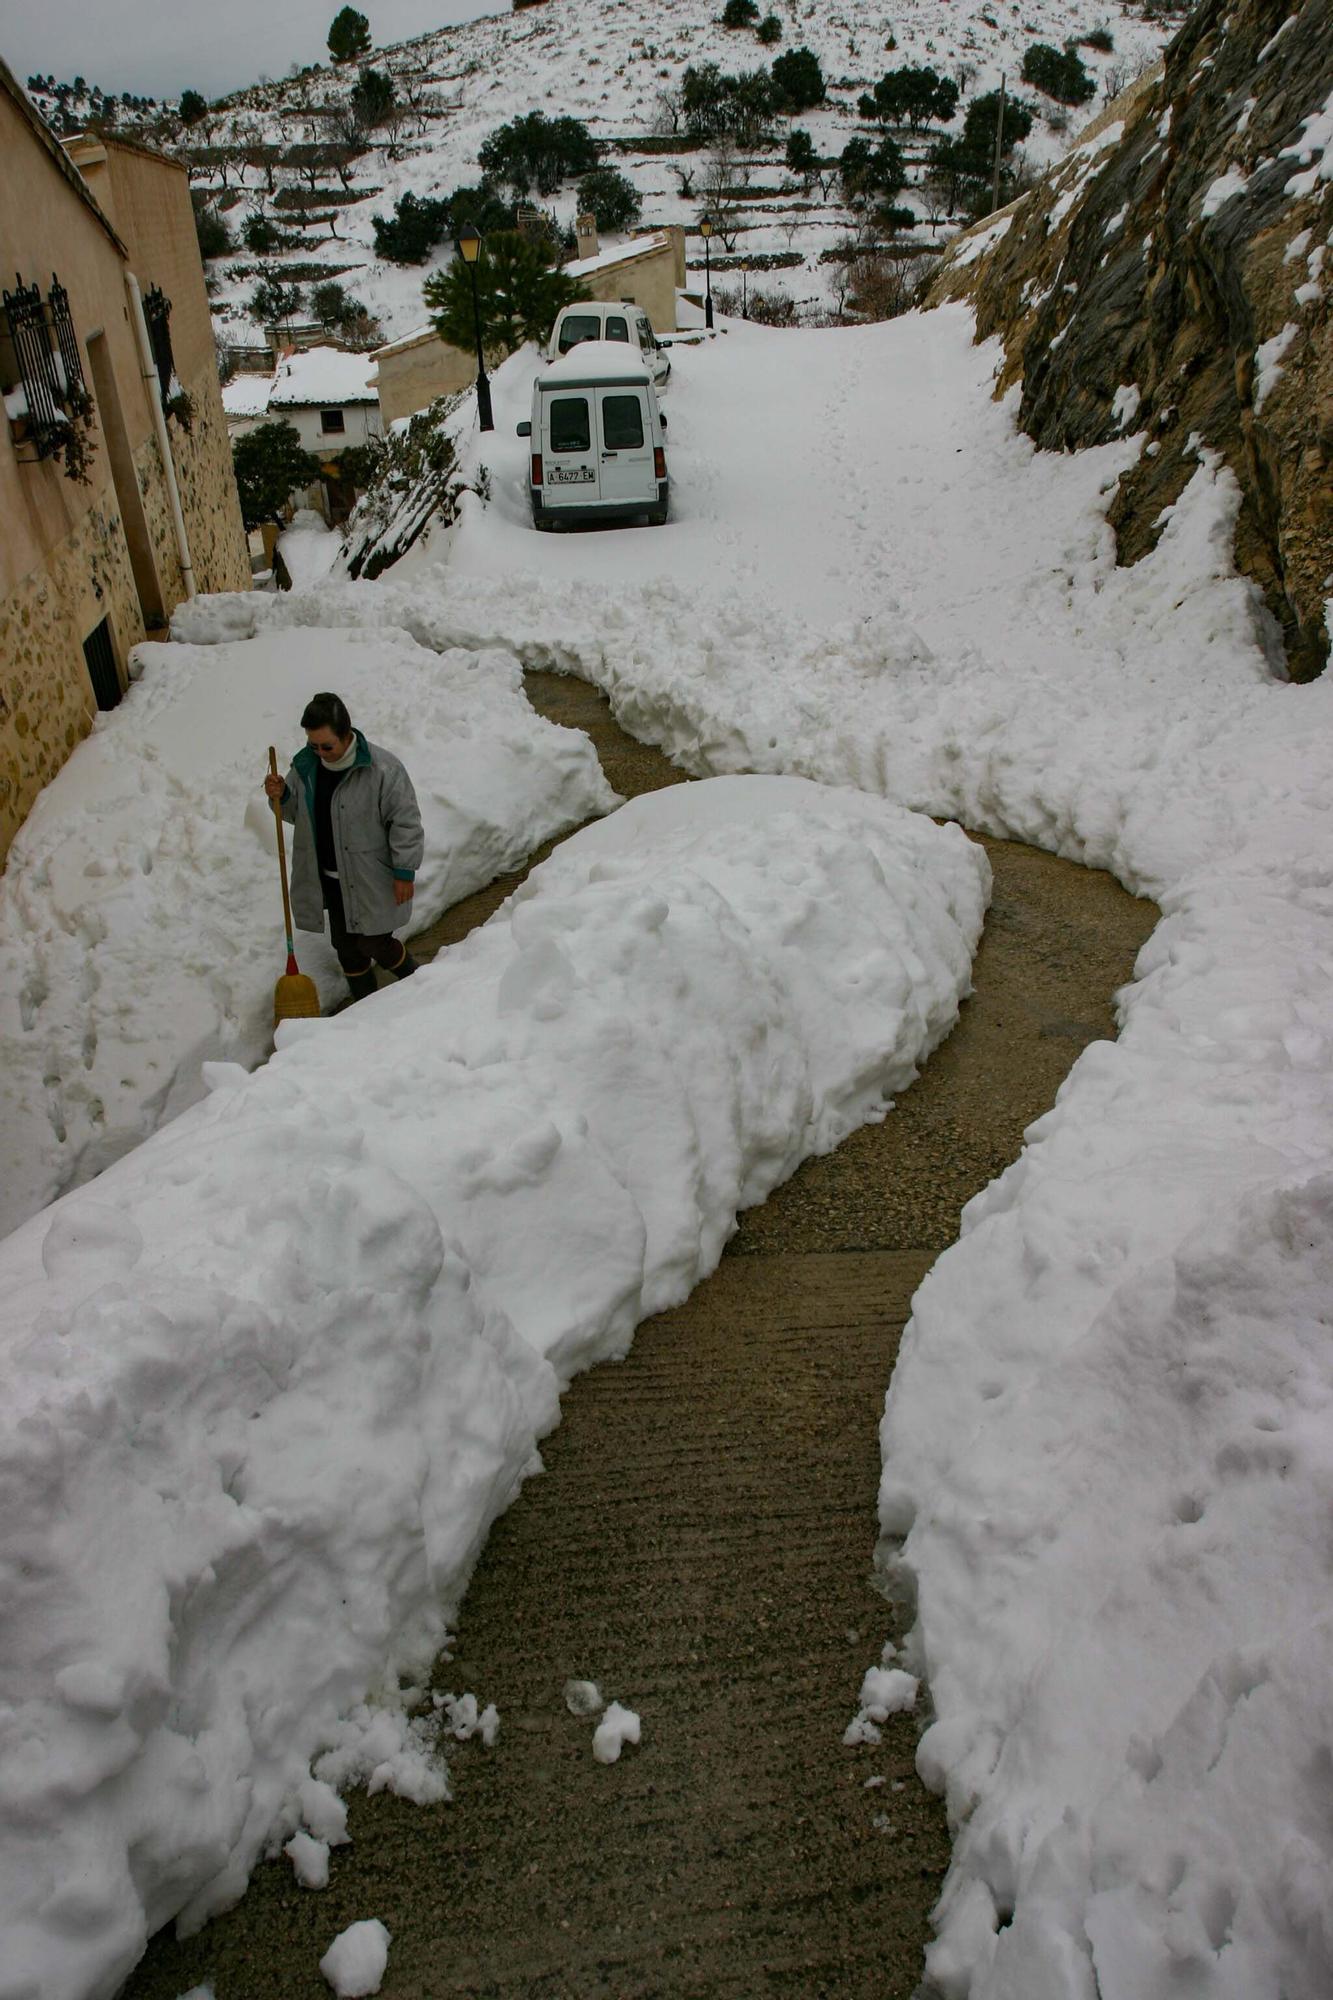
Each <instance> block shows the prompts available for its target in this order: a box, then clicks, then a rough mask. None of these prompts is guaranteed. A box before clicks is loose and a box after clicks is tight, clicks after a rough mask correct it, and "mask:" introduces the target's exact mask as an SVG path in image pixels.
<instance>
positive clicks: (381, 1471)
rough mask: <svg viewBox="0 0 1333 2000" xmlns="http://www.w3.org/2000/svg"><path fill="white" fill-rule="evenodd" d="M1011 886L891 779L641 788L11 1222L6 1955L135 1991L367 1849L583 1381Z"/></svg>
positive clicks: (952, 1007) (902, 1040)
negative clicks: (48, 1202) (500, 1546)
mask: <svg viewBox="0 0 1333 2000" xmlns="http://www.w3.org/2000/svg"><path fill="white" fill-rule="evenodd" d="M325 636H327V635H325ZM989 882H990V869H989V864H988V862H987V860H986V857H985V854H984V852H983V851H982V849H981V848H980V847H978V846H977V845H976V844H974V843H973V842H971V841H969V840H968V839H967V838H966V836H965V835H964V834H962V833H961V832H960V831H959V830H958V828H956V827H937V826H935V825H934V824H933V823H932V822H931V821H929V820H927V819H924V818H921V817H918V816H916V815H913V814H911V813H908V812H906V811H904V810H903V809H902V808H901V807H897V806H892V805H889V804H886V803H884V802H883V801H881V800H877V799H872V798H868V797H866V796H865V795H864V794H861V793H849V792H841V791H835V790H827V789H824V788H821V787H820V786H817V785H813V784H810V783H808V782H806V781H804V780H800V779H791V778H729V779H721V780H717V781H714V782H711V783H708V784H701V785H696V786H680V787H676V788H673V789H670V790H668V791H666V792H664V793H659V794H656V795H654V796H652V797H649V798H644V799H640V800H637V801H635V802H634V803H633V804H632V805H629V806H626V807H625V808H623V810H622V811H620V812H619V813H617V814H616V815H615V816H614V818H613V819H612V820H610V821H602V822H599V823H597V824H595V825H593V826H591V827H589V828H587V829H585V830H584V831H583V832H582V833H580V834H577V835H576V836H575V837H574V838H573V839H572V840H571V841H569V842H568V843H567V844H566V845H565V846H564V847H563V848H561V849H560V850H558V851H557V853H556V854H555V855H554V856H553V857H552V858H551V859H550V860H549V861H548V862H546V863H545V864H544V865H543V866H542V867H541V868H540V869H538V870H537V871H536V872H535V873H534V874H533V876H532V877H530V878H529V880H528V882H527V883H526V884H525V885H524V887H523V889H522V890H521V891H519V893H518V894H516V895H515V896H514V897H512V898H511V899H510V901H509V902H508V903H507V904H506V905H505V906H504V907H503V908H502V909H501V910H499V911H498V912H497V913H496V915H495V916H494V917H493V918H492V919H491V921H490V922H489V923H488V924H487V925H485V926H484V927H483V928H482V929H481V930H480V931H477V932H475V933H474V934H473V935H472V936H471V937H470V938H469V939H467V940H466V942H465V943H463V944H462V945H460V946H458V947H457V948H456V949H455V950H453V951H451V952H449V953H448V954H447V956H446V957H445V958H444V959H442V960H439V961H437V962H436V963H435V964H433V965H429V966H426V967H424V968H423V970H422V971H421V972H420V973H419V974H418V976H417V977H416V978H415V979H412V980H410V981H408V982H407V983H406V984H405V985H403V986H399V987H394V988H390V989H388V990H386V991H385V992H383V993H382V994H381V995H380V996H379V997H378V998H377V999H375V1000H373V1001H370V1002H368V1003H367V1004H366V1005H364V1006H362V1007H358V1008H354V1009H352V1010H351V1011H350V1012H348V1013H346V1014H344V1015H341V1016H339V1017H338V1018H337V1019H334V1020H330V1021H325V1022H312V1023H305V1024H301V1025H302V1027H303V1030H304V1032H302V1033H301V1034H300V1035H298V1036H296V1037H294V1038H293V1039H292V1041H291V1042H290V1044H289V1045H287V1046H285V1047H284V1048H283V1049H282V1050H280V1051H279V1053H278V1054H277V1055H276V1056H275V1057H274V1058H273V1060H272V1061H271V1062H270V1063H269V1064H267V1065H266V1066H265V1067H264V1068H263V1069H260V1070H257V1071H256V1072H255V1073H254V1074H253V1075H250V1076H242V1077H237V1078H235V1079H234V1080H233V1082H232V1087H230V1088H227V1089H225V1090H218V1091H216V1092H214V1094H213V1095H212V1096H211V1097H209V1098H208V1099H207V1100H206V1101H205V1102H203V1103H201V1104H198V1105H195V1106H193V1107H192V1108H191V1109H190V1110H188V1111H186V1112H184V1113H183V1114H182V1115H181V1117H179V1118H178V1119H177V1120H176V1121H175V1122H174V1123H173V1124H172V1125H171V1126H169V1127H168V1128H166V1129H165V1130H164V1131H162V1132H160V1133H158V1134H157V1135H156V1137H154V1138H153V1139H150V1140H149V1141H148V1142H147V1143H146V1144H145V1145H144V1146H142V1147H140V1148H138V1149H137V1150H136V1151H135V1152H134V1153H132V1154H130V1155H128V1156H127V1157H126V1158H124V1159H122V1160H120V1161H118V1162H117V1163H116V1164H115V1165H113V1166H111V1167H109V1168H108V1169H107V1171H106V1172H105V1173H104V1174H103V1176H102V1177H101V1179H100V1181H99V1183H98V1187H97V1191H96V1204H95V1205H96V1208H97V1211H98V1213H97V1214H96V1215H95V1216H93V1217H91V1218H90V1220H89V1223H88V1226H87V1227H86V1228H85V1227H84V1225H83V1221H82V1218H83V1215H84V1210H85V1207H86V1206H87V1205H88V1204H90V1202H91V1200H92V1197H91V1196H89V1195H83V1194H74V1195H71V1196H68V1197H66V1199H65V1200H64V1201H62V1202H61V1203H59V1204H57V1205H56V1207H55V1208H54V1209H53V1210H52V1211H50V1212H49V1213H48V1214H46V1215H42V1216H37V1217H34V1218H32V1219H31V1220H30V1221H28V1222H27V1223H25V1224H23V1225H22V1226H21V1227H20V1228H19V1229H18V1230H17V1231H16V1232H15V1233H14V1234H13V1235H12V1236H11V1237H9V1238H8V1239H7V1240H6V1241H5V1242H4V1243H0V1367H3V1369H4V1373H5V1377H6V1380H7V1384H8V1394H7V1397H6V1401H5V1404H4V1407H3V1410H0V1492H2V1493H3V1494H4V1496H5V1505H4V1507H3V1509H0V1573H3V1574H5V1575H7V1576H9V1577H11V1578H12V1579H16V1580H17V1579H22V1581H21V1583H19V1582H17V1581H16V1582H15V1588H16V1589H18V1590H19V1591H20V1596H19V1597H18V1598H17V1599H15V1602H14V1607H13V1610H14V1615H13V1616H12V1617H10V1618H9V1619H8V1620H7V1622H6V1623H5V1624H4V1626H3V1628H0V1716H3V1718H4V1720H3V1726H2V1727H0V1935H3V1937H4V1939H5V1951H6V1973H7V1975H8V1976H9V1978H10V1980H11V1982H14V1983H16V1984H17V1985H18V1986H19V1987H21V1986H22V1984H23V1981H24V1979H27V1980H28V1981H29V1982H30V1983H31V1984H33V1985H34V1987H36V1988H37V1989H38V1990H40V1991H41V1993H42V1995H43V2000H80V1996H82V1995H84V1994H86V1993H87V1992H89V1991H93V1990H96V1991H99V1992H110V1991H114V1990H115V1988H116V1986H117V1984H118V1982H119V1981H120V1980H121V1979H123V1978H124V1976H125V1975H126V1974H127V1973H128V1972H129V1971H130V1969H131V1968H132V1966H133V1965H134V1962H135V1960H136V1959H137V1957H138V1956H139V1954H140V1952H141V1951H142V1949H143V1946H144V1942H145V1939H146V1937H147V1936H148V1934H149V1933H150V1932H151V1931H153V1930H155V1929H156V1928H158V1927H159V1926H160V1925H162V1924H164V1923H166V1922H167V1921H168V1920H169V1919H170V1918H171V1917H173V1916H179V1917H180V1918H181V1920H182V1921H183V1922H184V1923H185V1924H186V1925H188V1926H197V1925H198V1924H200V1923H202V1922H203V1921H204V1920H205V1919H206V1918H207V1917H208V1916H210V1915H211V1914H213V1913H214V1912H215V1911H217V1910H219V1909H222V1908H224V1907H225V1906H226V1905H228V1904H229V1903H231V1902H233V1901H235V1899H236V1898H237V1896H239V1894H240V1893H241V1891H242V1889H243V1888H244V1886H245V1882H246V1879H247V1876H248V1874H249V1870H250V1868H251V1867H252V1866H253V1864H254V1862H255V1860H256V1858H257V1857H258V1855H259V1854H260V1853H261V1852H262V1851H263V1850H264V1849H266V1848H267V1849H269V1850H270V1851H272V1850H273V1849H274V1848H275V1847H276V1846H278V1845H280V1844H281V1843H282V1842H283V1841H285V1840H286V1839H288V1838H289V1837H290V1835H291V1834H292V1833H293V1832H294V1831H295V1829H296V1827H297V1825H298V1824H299V1823H300V1822H301V1821H302V1820H304V1822H305V1825H306V1827H307V1830H308V1831H309V1832H310V1834H311V1835H312V1836H313V1837H314V1838H315V1839H324V1840H331V1839H336V1838H339V1837H342V1835H343V1834H344V1833H345V1827H343V1826H342V1825H341V1823H340V1815H339V1813H338V1811H337V1800H336V1797H335V1795H334V1794H333V1792H332V1791H331V1790H330V1784H337V1783H340V1782H345V1781H346V1779H347V1778H348V1777H355V1775H356V1773H357V1772H361V1773H365V1772H366V1771H367V1770H368V1769H369V1761H368V1757H369V1750H370V1748H371V1747H373V1746H372V1745H371V1739H370V1736H369V1735H367V1733H366V1731H365V1730H364V1728H363V1726H362V1725H363V1721H364V1718H356V1717H355V1716H354V1718H353V1719H354V1721H355V1732H356V1734H357V1741H358V1742H360V1741H361V1738H362V1737H363V1736H364V1737H365V1741H366V1754H362V1752H361V1751H360V1750H358V1752H357V1756H356V1758H355V1759H354V1760H353V1764H352V1766H351V1767H350V1768H348V1767H345V1760H344V1761H343V1762H339V1758H340V1756H341V1754H342V1753H341V1750H340V1749H335V1748H334V1747H333V1746H335V1745H342V1744H343V1743H344V1739H345V1738H346V1735H347V1731H346V1730H345V1729H344V1728H342V1727H341V1726H340V1724H339V1720H338V1718H339V1717H340V1716H342V1717H348V1716H349V1712H352V1711H355V1710H356V1705H357V1704H358V1702H360V1701H361V1700H362V1699H363V1698H364V1697H365V1694H366V1691H367V1690H368V1689H370V1688H372V1687H392V1686H393V1685H395V1677H398V1676H402V1675H407V1676H408V1677H409V1678H413V1677H415V1676H416V1675H417V1674H418V1673H420V1672H421V1671H422V1670H423V1669H424V1668H425V1667H426V1665H427V1664H428V1663H429V1661H430V1659H431V1658H432V1656H433V1654H434V1651H435V1649H436V1647H437V1646H438V1643H439V1641H440V1639H441V1636H442V1634H443V1632H444V1631H445V1630H446V1629H448V1627H449V1625H450V1623H451V1622H452V1620H453V1619H454V1617H455V1615H456V1613H457V1609H458V1604H459V1600H460V1598H461V1595H462V1591H463V1588H464V1583H465V1579H466V1578H467V1577H468V1576H469V1575H470V1573H471V1570H472V1567H473V1564H474V1562H475V1559H476V1555H477V1551H478V1549H479V1547H480V1546H481V1543H482V1541H483V1540H484V1537H485V1535H486V1532H487V1529H488V1528H489V1526H490V1523H491V1522H492V1520H493V1519H494V1518H495V1516H496V1515H497V1514H498V1513H499V1512H500V1511H501V1510H502V1509H503V1508H504V1507H505V1506H507V1505H508V1503H509V1502H510V1500H511V1499H512V1498H513V1496H514V1494H515V1492H516V1490H517V1488H518V1486H519V1484H520V1483H521V1481H522V1479H523V1478H524V1476H525V1475H526V1474H527V1473H528V1472H530V1471H532V1470H535V1469H536V1468H537V1466H538V1465H539V1464H540V1460H539V1458H538V1456H537V1449H536V1447H537V1440H538V1439H539V1438H540V1437H541V1436H542V1435H543V1434H544V1433H545V1432H546V1431H548V1430H549V1429H550V1428H551V1427H552V1425H553V1424H554V1423H555V1422H556V1420H557V1416H558V1402H557V1393H558V1390H559V1389H560V1387H561V1386H562V1385H563V1384H564V1383H565V1382H567V1381H568V1380H569V1378H570V1377H571V1376H572V1375H573V1374H574V1373H575V1372H576V1371H578V1370H580V1369H582V1368H586V1367H588V1366H589V1365H591V1364H592V1363H593V1362H595V1361H598V1360H600V1359H603V1358H606V1357H608V1356H613V1355H623V1354H624V1353H625V1352H626V1351H627V1349H628V1347H629V1345H630V1342H631V1340H632V1338H633V1333H634V1329H635V1326H636V1325H637V1324H638V1322H639V1321H640V1320H641V1319H643V1318H644V1317H646V1316H647V1315H648V1314H649V1313H653V1312H657V1311H659V1310H661V1309H662V1308H664V1307H666V1306H669V1305H673V1304H675V1303H678V1302H679V1301H680V1300H682V1299H683V1298H685V1296H686V1295H687V1294H688V1292H689V1291H690V1289H691V1287H692V1286H693V1285H694V1284H695V1283H696V1282H697V1281H698V1280H699V1278H701V1277H703V1276H705V1275H706V1274H707V1273H708V1272H709V1271H710V1270H712V1269H713V1268H714V1266H715V1265H716V1263H717V1261H718V1258H719V1257H720V1255H721V1253H722V1249H723V1246H724V1244H725V1243H726V1240H727V1238H728V1236H729V1234H730V1233H731V1231H732V1229H733V1227H734V1223H735V1216H736V1212H737V1210H738V1209H739V1208H741V1207H742V1206H744V1205H747V1204H749V1203H753V1202H758V1201H761V1200H763V1198H764V1197H765V1195H766V1194H768V1193H769V1191H770V1190H771V1189H772V1188H773V1187H774V1186H775V1185H776V1184H777V1182H778V1181H780V1180H782V1179H784V1178H785V1177H786V1176H787V1175H788V1174H790V1173H791V1172H792V1171H793V1170H794V1169H795V1168H796V1167H797V1166H798V1165H799V1163H800V1161H801V1160H802V1159H803V1158H805V1157H806V1156H807V1155H809V1154H810V1153H812V1152H815V1151H819V1150H822V1149H824V1148H826V1147H829V1146H831V1145H833V1144H834V1143H835V1141H836V1140H837V1139H838V1138H840V1137H841V1136H842V1135H843V1134H844V1133H845V1132H847V1131H848V1130H850V1129H851V1127H852V1126H854V1125H855V1124H857V1123H858V1122H861V1121H863V1120H865V1119H867V1118H877V1117H880V1116H882V1115H883V1114H884V1112H885V1110H886V1109H887V1106H888V1104H889V1101H890V1100H891V1099H892V1097H893V1096H894V1094H895V1093H896V1092H898V1091H900V1090H902V1089H903V1088H905V1087H906V1085H907V1084H908V1083H910V1081H911V1079H912V1077H913V1076H914V1074H915V1073H916V1070H917V1067H918V1065H919V1064H920V1063H921V1062H922V1061H923V1060H924V1058H925V1056H926V1055H927V1054H928V1053H929V1051H930V1049H931V1048H932V1047H934V1045H935V1044H936V1043H937V1042H938V1041H939V1040H940V1039H941V1038H942V1037H943V1036H944V1035H945V1034H946V1033H947V1032H948V1030H949V1028H950V1027H951V1025H952V1024H953V1022H954V1020H955V1018H956V1014H957V1007H958V1002H959V1000H960V998H961V997H962V996H963V995H964V994H965V993H966V992H967V991H968V989H969V986H970V976H971V953H972V950H973V947H974V946H975V943H976V940H977V936H978V934H979V931H980V927H981V919H982V913H983V909H984V906H985V901H986V897H987V895H988V892H989ZM52 1245H55V1246H56V1248H57V1250H58V1254H56V1255H53V1256H52V1257H50V1259H49V1266H50V1268H48V1267H47V1264H46V1263H44V1261H43V1250H44V1247H46V1248H48V1249H49V1248H50V1247H51V1246H52ZM479 1722H480V1718H479ZM395 1740H397V1739H396V1738H395ZM390 1749H392V1744H391V1745H390ZM326 1751H327V1752H330V1753H331V1754H330V1758H329V1762H328V1763H327V1764H325V1762H324V1761H322V1759H321V1752H326ZM377 1754H379V1753H377ZM312 1759H313V1760H315V1763H316V1772H315V1780H312V1778H311V1774H310V1765H311V1761H312ZM381 1761H383V1759H382V1758H381ZM390 1762H392V1758H391V1759H390ZM376 1768H377V1769H378V1765H377V1766H376ZM371 1775H372V1776H373V1775H374V1773H373V1772H372V1773H371ZM325 1778H327V1780H328V1782H324V1783H319V1782H316V1780H320V1779H325Z"/></svg>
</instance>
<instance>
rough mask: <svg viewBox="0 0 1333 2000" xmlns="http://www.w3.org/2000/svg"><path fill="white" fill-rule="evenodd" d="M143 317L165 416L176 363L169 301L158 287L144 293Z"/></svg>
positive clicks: (150, 288) (151, 286)
mask: <svg viewBox="0 0 1333 2000" xmlns="http://www.w3.org/2000/svg"><path fill="white" fill-rule="evenodd" d="M143 316H144V319H145V321H146V322H147V325H148V344H149V346H150V347H151V348H152V350H153V362H154V365H155V366H156V368H157V386H158V392H159V394H160V395H161V398H162V409H163V413H164V414H166V413H167V411H168V407H169V405H170V402H171V398H172V395H173V394H174V393H175V392H174V391H173V389H172V386H171V385H172V378H173V376H174V375H175V373H176V362H175V358H174V356H173V355H172V352H171V300H170V299H169V298H168V297H167V295H166V293H165V292H164V291H163V290H162V287H161V286H160V285H150V286H149V288H148V290H147V291H146V292H145V293H144V295H143Z"/></svg>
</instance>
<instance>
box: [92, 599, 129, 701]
mask: <svg viewBox="0 0 1333 2000" xmlns="http://www.w3.org/2000/svg"><path fill="white" fill-rule="evenodd" d="M83 657H84V659H85V660H86V661H87V662H88V678H89V680H90V681H91V682H92V684H93V693H94V694H95V695H96V697H97V706H98V707H99V708H115V707H116V706H117V705H118V704H119V701H120V697H121V694H122V692H123V690H122V688H121V685H120V675H119V674H118V673H117V672H116V654H115V649H114V648H113V646H112V644H111V620H110V619H109V618H104V619H103V620H102V622H101V624H100V625H94V627H93V629H92V631H91V632H90V633H89V634H88V637H87V638H86V639H85V640H84V642H83Z"/></svg>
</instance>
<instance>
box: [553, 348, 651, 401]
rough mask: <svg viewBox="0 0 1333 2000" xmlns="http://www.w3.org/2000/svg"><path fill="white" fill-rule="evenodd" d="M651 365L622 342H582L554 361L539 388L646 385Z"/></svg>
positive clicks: (635, 350)
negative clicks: (582, 384) (586, 384)
mask: <svg viewBox="0 0 1333 2000" xmlns="http://www.w3.org/2000/svg"><path fill="white" fill-rule="evenodd" d="M647 380H648V366H647V363H646V362H645V361H644V358H643V356H642V355H641V354H640V353H639V351H638V349H637V348H635V347H631V346H629V344H628V343H627V342H626V341H623V340H581V341H579V343H578V345H577V346H576V347H571V348H570V350H569V352H568V354H562V355H561V356H560V359H559V360H558V361H553V362H552V363H551V365H550V367H549V368H548V369H547V370H546V372H545V374H543V375H539V376H538V377H537V381H536V385H535V386H536V387H537V388H538V389H546V388H549V387H550V386H551V385H552V384H555V385H556V386H557V387H564V386H567V385H569V384H571V383H574V382H606V381H612V382H646V381H647Z"/></svg>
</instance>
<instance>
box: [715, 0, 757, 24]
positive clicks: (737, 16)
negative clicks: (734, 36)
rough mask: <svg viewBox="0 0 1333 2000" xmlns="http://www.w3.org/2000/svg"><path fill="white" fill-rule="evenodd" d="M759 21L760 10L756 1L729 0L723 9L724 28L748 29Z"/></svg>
mask: <svg viewBox="0 0 1333 2000" xmlns="http://www.w3.org/2000/svg"><path fill="white" fill-rule="evenodd" d="M758 19H759V9H758V7H757V6H756V4H755V0H727V4H726V6H725V7H724V8H723V9H722V25H723V27H724V28H748V27H750V26H751V25H752V23H753V22H755V21H757V20H758Z"/></svg>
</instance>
